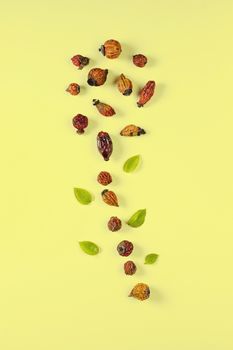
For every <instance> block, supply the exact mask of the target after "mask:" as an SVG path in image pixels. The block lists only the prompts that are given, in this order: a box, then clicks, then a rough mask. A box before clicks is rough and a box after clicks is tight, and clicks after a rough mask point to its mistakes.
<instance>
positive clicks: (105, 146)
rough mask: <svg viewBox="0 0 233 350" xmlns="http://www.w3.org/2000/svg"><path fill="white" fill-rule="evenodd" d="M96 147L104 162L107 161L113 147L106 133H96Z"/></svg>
mask: <svg viewBox="0 0 233 350" xmlns="http://www.w3.org/2000/svg"><path fill="white" fill-rule="evenodd" d="M97 147H98V150H99V152H100V154H102V156H103V158H104V160H106V161H108V160H109V158H110V156H111V154H112V151H113V145H112V139H111V137H110V136H109V134H108V133H107V132H105V131H100V132H99V133H98V135H97Z"/></svg>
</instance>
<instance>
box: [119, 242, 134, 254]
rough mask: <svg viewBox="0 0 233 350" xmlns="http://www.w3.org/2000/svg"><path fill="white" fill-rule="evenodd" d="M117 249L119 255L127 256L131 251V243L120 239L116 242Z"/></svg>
mask: <svg viewBox="0 0 233 350" xmlns="http://www.w3.org/2000/svg"><path fill="white" fill-rule="evenodd" d="M117 251H118V253H119V254H120V255H121V256H129V255H130V254H131V253H132V251H133V243H132V242H129V241H122V242H120V243H119V244H118V246H117Z"/></svg>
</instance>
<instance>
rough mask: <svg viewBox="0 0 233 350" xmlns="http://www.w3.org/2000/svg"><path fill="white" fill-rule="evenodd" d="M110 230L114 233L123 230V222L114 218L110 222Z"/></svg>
mask: <svg viewBox="0 0 233 350" xmlns="http://www.w3.org/2000/svg"><path fill="white" fill-rule="evenodd" d="M108 228H109V230H110V231H112V232H115V231H119V230H120V229H121V220H120V219H119V218H118V217H117V216H112V217H111V218H110V219H109V221H108Z"/></svg>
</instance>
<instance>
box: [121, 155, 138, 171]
mask: <svg viewBox="0 0 233 350" xmlns="http://www.w3.org/2000/svg"><path fill="white" fill-rule="evenodd" d="M139 162H140V155H136V156H133V157H131V158H129V159H127V160H126V162H125V163H124V165H123V170H124V171H125V172H126V173H132V172H133V171H134V170H135V169H136V168H137V167H138V164H139Z"/></svg>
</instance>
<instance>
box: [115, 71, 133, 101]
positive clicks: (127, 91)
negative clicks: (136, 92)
mask: <svg viewBox="0 0 233 350" xmlns="http://www.w3.org/2000/svg"><path fill="white" fill-rule="evenodd" d="M117 87H118V90H119V91H120V92H121V93H122V94H123V95H124V96H129V95H131V93H132V91H133V84H132V82H131V80H129V79H128V78H126V77H125V76H124V74H121V75H120V76H119V78H118V79H117Z"/></svg>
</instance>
